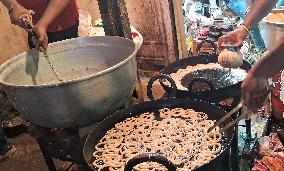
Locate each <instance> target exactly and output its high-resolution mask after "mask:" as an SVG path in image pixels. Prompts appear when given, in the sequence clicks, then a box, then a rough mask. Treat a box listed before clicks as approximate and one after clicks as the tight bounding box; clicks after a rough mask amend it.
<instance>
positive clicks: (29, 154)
mask: <svg viewBox="0 0 284 171" xmlns="http://www.w3.org/2000/svg"><path fill="white" fill-rule="evenodd" d="M147 82H148V79H147V78H142V87H143V94H144V97H145V100H148V99H147V98H146V85H147ZM157 84H158V83H157V82H156V83H155V84H154V88H153V92H154V95H155V97H158V98H159V97H161V96H162V95H163V93H164V92H163V90H161V88H160V87H159V86H157ZM8 141H9V142H10V143H11V144H12V145H14V146H15V147H16V148H17V151H16V153H15V154H13V155H12V156H11V157H9V158H8V159H6V160H3V161H0V171H47V170H48V169H47V166H46V164H45V161H44V159H43V157H42V154H41V151H40V149H39V146H38V144H37V142H36V141H35V139H33V138H32V137H30V136H29V134H27V133H22V134H20V135H18V136H17V137H13V138H9V139H8ZM70 164H71V163H70V162H63V161H58V160H55V165H56V167H57V169H58V171H63V170H65V169H66V168H68V166H69V165H70ZM69 170H74V171H76V170H79V169H78V168H77V167H76V166H73V167H72V168H71V169H69Z"/></svg>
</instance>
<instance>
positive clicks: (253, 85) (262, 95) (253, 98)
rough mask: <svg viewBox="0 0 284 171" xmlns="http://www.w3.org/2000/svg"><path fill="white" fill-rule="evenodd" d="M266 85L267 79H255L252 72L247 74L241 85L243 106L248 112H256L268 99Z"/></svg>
mask: <svg viewBox="0 0 284 171" xmlns="http://www.w3.org/2000/svg"><path fill="white" fill-rule="evenodd" d="M268 85H269V84H268V80H267V79H265V78H262V77H256V76H254V74H253V73H252V72H249V74H248V76H247V78H246V79H245V80H244V81H243V83H242V93H243V100H244V105H245V106H246V107H247V108H248V109H249V110H253V111H257V110H258V109H260V108H261V107H262V106H263V103H264V102H265V100H266V99H267V97H268V92H267V87H268Z"/></svg>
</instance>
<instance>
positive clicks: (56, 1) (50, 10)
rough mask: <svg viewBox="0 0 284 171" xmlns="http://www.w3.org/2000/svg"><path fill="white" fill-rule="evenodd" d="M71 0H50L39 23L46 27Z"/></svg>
mask: <svg viewBox="0 0 284 171" xmlns="http://www.w3.org/2000/svg"><path fill="white" fill-rule="evenodd" d="M69 2H70V0H50V2H49V4H48V6H47V8H46V10H45V12H44V14H43V15H42V17H41V19H40V20H39V22H38V25H41V26H42V27H44V28H46V29H47V27H48V26H49V25H50V24H51V23H52V22H53V21H54V20H55V19H56V18H57V17H58V16H59V15H60V14H61V13H62V12H63V11H64V9H65V8H66V7H67V6H68V4H69Z"/></svg>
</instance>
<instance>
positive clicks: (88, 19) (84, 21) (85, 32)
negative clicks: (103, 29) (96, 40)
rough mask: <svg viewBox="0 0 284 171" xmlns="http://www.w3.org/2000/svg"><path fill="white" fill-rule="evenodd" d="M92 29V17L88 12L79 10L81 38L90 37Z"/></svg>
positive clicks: (79, 32)
mask: <svg viewBox="0 0 284 171" xmlns="http://www.w3.org/2000/svg"><path fill="white" fill-rule="evenodd" d="M91 29H92V16H91V14H90V13H88V12H87V11H83V10H79V28H78V34H79V37H85V36H89V35H90V34H91Z"/></svg>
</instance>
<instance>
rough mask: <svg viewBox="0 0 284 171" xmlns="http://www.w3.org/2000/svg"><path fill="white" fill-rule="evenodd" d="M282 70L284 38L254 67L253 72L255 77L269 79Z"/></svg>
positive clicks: (283, 64)
mask: <svg viewBox="0 0 284 171" xmlns="http://www.w3.org/2000/svg"><path fill="white" fill-rule="evenodd" d="M282 69H284V37H282V38H281V39H280V40H279V43H278V45H277V46H276V47H275V48H274V49H272V50H271V51H269V52H268V53H267V54H266V55H265V56H264V57H263V58H262V59H261V60H260V61H258V62H257V63H256V64H255V65H254V66H253V68H252V69H251V72H252V73H253V75H254V76H255V77H262V78H269V77H271V76H272V75H274V74H275V73H277V72H279V71H281V70H282Z"/></svg>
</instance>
